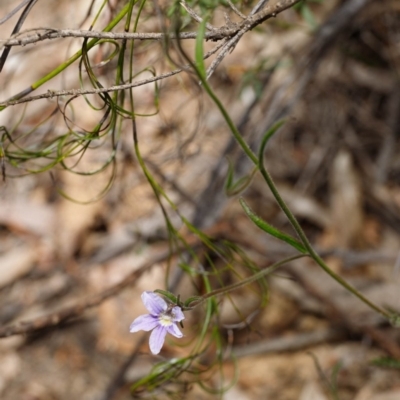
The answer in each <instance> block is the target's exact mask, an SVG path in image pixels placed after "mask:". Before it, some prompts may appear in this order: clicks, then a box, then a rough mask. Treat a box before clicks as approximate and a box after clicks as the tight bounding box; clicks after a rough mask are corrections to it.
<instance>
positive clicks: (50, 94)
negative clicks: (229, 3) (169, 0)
mask: <svg viewBox="0 0 400 400" xmlns="http://www.w3.org/2000/svg"><path fill="white" fill-rule="evenodd" d="M220 47H221V44H218V45H217V46H215V48H214V49H212V50H210V51H209V52H208V53H207V54H206V55H205V56H204V58H205V59H207V58H208V57H210V56H211V55H213V54H214V53H215V52H217V51H218V50H219V49H220ZM187 68H189V65H186V66H183V67H182V68H179V69H175V70H174V71H170V72H166V73H165V74H161V75H158V76H153V77H151V78H148V79H142V80H140V81H136V82H130V83H125V84H122V85H115V86H110V87H105V88H104V87H101V88H96V89H69V90H58V91H50V90H49V91H48V92H47V93H42V94H39V95H36V96H30V97H22V96H21V97H20V96H19V95H16V96H13V97H11V99H9V100H5V101H3V102H0V107H9V106H14V105H17V104H21V103H28V102H30V101H36V100H40V99H52V98H54V97H61V96H83V95H87V94H99V93H106V92H107V93H108V92H115V91H118V90H126V89H130V88H134V87H138V86H143V85H147V84H148V83H152V82H157V81H160V80H162V79H165V78H169V77H171V76H174V75H176V74H179V73H180V72H182V71H183V70H185V69H187Z"/></svg>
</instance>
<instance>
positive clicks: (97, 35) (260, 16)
mask: <svg viewBox="0 0 400 400" xmlns="http://www.w3.org/2000/svg"><path fill="white" fill-rule="evenodd" d="M299 1H300V0H282V1H280V2H278V3H276V4H274V5H273V6H269V7H267V8H266V9H264V10H263V11H260V12H259V13H256V14H254V15H250V16H249V17H247V18H246V19H245V20H244V21H242V22H241V23H239V24H231V25H230V26H222V27H220V28H214V29H213V30H211V31H210V32H206V34H205V35H204V39H206V40H212V41H218V40H222V39H225V38H229V37H231V36H234V35H235V34H237V33H238V32H239V31H240V30H242V29H245V30H246V31H248V30H251V29H253V28H254V27H255V26H257V25H259V24H261V23H262V22H264V21H266V20H267V19H269V18H271V17H275V16H276V15H277V14H279V13H281V12H282V11H285V10H286V9H288V8H290V7H292V6H293V5H294V4H296V3H298V2H299ZM37 29H39V30H44V31H45V32H44V33H36V34H34V35H30V36H27V37H25V38H22V39H18V37H15V36H14V37H11V38H10V39H7V40H4V39H3V40H0V43H1V44H2V45H3V46H26V45H27V44H32V43H37V42H40V41H43V40H51V39H61V38H67V37H75V38H94V39H115V40H120V39H123V40H161V39H164V38H165V37H166V36H168V37H169V38H170V39H180V40H181V39H195V38H196V37H197V32H182V33H180V34H179V35H178V36H177V35H175V34H174V33H168V35H166V34H164V33H129V32H103V31H85V30H79V29H78V30H73V29H62V30H60V29H53V28H37ZM37 29H36V30H37ZM25 33H26V32H25ZM21 34H22V32H21V33H19V35H21ZM19 35H18V36H19Z"/></svg>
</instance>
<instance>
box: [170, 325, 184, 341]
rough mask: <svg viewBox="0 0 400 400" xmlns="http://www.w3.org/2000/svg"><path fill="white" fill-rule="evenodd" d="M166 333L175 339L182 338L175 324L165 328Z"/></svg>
mask: <svg viewBox="0 0 400 400" xmlns="http://www.w3.org/2000/svg"><path fill="white" fill-rule="evenodd" d="M167 332H168V333H170V334H171V335H174V336H175V337H177V338H181V337H182V336H183V334H182V332H181V331H180V330H179V328H178V327H177V326H176V325H175V324H172V325H170V326H167Z"/></svg>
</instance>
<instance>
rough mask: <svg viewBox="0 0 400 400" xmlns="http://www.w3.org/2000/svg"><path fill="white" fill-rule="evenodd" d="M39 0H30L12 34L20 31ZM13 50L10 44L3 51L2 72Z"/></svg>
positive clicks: (1, 59)
mask: <svg viewBox="0 0 400 400" xmlns="http://www.w3.org/2000/svg"><path fill="white" fill-rule="evenodd" d="M37 1H38V0H30V1H29V2H28V4H27V5H26V7H25V10H24V11H23V12H22V14H21V16H20V17H19V19H18V22H17V24H16V25H15V27H14V29H13V31H12V34H13V35H14V34H15V33H18V32H19V31H20V29H21V27H22V25H23V23H24V22H25V19H26V17H27V16H28V14H29V13H30V11H31V10H32V8H33V6H34V5H35V4H36V3H37ZM10 51H11V47H10V46H4V50H3V53H2V55H1V57H0V72H1V71H2V70H3V67H4V64H5V62H6V60H7V57H8V54H9V53H10Z"/></svg>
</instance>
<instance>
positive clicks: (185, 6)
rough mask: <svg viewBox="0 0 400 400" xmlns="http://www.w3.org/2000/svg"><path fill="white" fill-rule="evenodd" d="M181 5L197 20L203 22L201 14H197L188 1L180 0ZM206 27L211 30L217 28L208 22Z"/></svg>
mask: <svg viewBox="0 0 400 400" xmlns="http://www.w3.org/2000/svg"><path fill="white" fill-rule="evenodd" d="M180 4H181V6H182V7H183V8H184V9H185V10H186V11H187V13H188V14H189V15H190V16H191V17H192V18H193V19H194V20H195V21H197V22H199V23H202V22H203V18H201V17H200V15H198V14H196V12H195V11H194V10H193V8H191V7H190V6H189V4H187V3H186V1H184V0H181V1H180ZM206 28H207V29H208V30H210V31H212V30H214V29H217V28H216V27H215V26H212V25H211V24H209V23H208V22H207V23H206Z"/></svg>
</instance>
